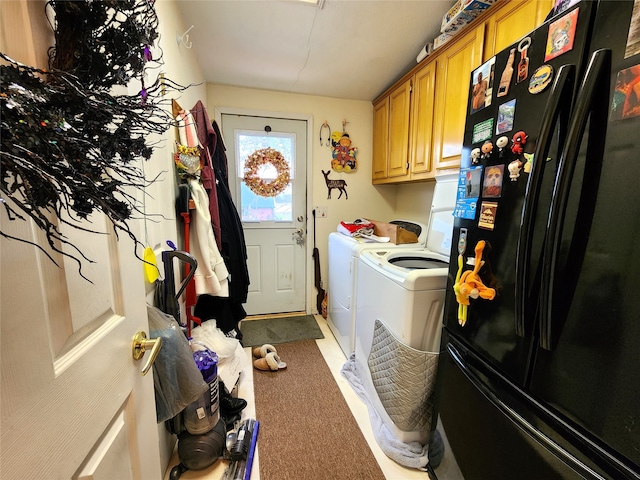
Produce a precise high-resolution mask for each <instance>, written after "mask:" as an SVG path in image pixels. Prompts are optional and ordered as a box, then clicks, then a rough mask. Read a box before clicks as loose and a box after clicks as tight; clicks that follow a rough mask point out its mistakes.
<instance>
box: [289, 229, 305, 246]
mask: <svg viewBox="0 0 640 480" xmlns="http://www.w3.org/2000/svg"><path fill="white" fill-rule="evenodd" d="M291 236H296V237H295V239H296V243H297V244H298V245H304V230H303V229H301V228H298V229H297V230H296V231H295V232H293V233H292V234H291Z"/></svg>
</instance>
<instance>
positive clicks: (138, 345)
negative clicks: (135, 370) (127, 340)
mask: <svg viewBox="0 0 640 480" xmlns="http://www.w3.org/2000/svg"><path fill="white" fill-rule="evenodd" d="M161 347H162V337H158V338H151V339H147V334H146V333H144V332H142V331H140V332H138V333H136V334H135V335H134V336H133V341H132V342H131V350H132V353H133V359H134V360H140V359H141V358H142V357H143V356H144V352H146V351H147V350H148V349H151V352H150V353H149V358H148V359H147V362H146V363H145V364H144V367H142V371H141V372H140V373H141V374H142V375H146V374H147V373H149V370H151V366H152V365H153V362H154V361H155V360H156V357H157V356H158V353H160V348H161Z"/></svg>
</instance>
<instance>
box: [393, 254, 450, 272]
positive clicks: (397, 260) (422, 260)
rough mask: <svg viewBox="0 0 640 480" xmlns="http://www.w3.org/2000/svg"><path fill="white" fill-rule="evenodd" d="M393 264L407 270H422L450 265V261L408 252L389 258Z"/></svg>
mask: <svg viewBox="0 0 640 480" xmlns="http://www.w3.org/2000/svg"><path fill="white" fill-rule="evenodd" d="M388 261H389V263H390V264H391V265H395V266H396V267H401V268H405V269H407V270H421V269H425V268H443V267H448V265H449V263H448V262H445V261H442V260H438V259H435V258H429V257H423V256H417V255H412V254H411V253H407V254H404V255H401V256H397V257H396V256H392V257H390V258H389V259H388Z"/></svg>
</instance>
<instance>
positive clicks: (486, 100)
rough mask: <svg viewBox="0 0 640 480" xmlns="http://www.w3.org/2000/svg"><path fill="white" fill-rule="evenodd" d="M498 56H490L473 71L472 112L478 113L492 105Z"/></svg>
mask: <svg viewBox="0 0 640 480" xmlns="http://www.w3.org/2000/svg"><path fill="white" fill-rule="evenodd" d="M495 62H496V57H492V58H490V59H489V60H488V61H487V62H485V63H484V64H482V65H481V66H480V67H479V68H477V69H476V70H474V72H473V82H472V85H471V105H470V110H471V113H476V112H478V111H480V110H482V109H483V108H485V107H488V106H489V105H491V97H493V71H494V65H495Z"/></svg>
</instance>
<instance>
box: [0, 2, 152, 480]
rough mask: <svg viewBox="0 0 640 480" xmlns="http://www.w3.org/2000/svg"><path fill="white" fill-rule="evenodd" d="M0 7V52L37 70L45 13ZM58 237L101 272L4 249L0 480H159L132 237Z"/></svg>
mask: <svg viewBox="0 0 640 480" xmlns="http://www.w3.org/2000/svg"><path fill="white" fill-rule="evenodd" d="M1 8H2V15H0V16H1V17H2V30H3V38H2V40H3V42H2V45H0V47H2V48H1V49H2V51H3V52H6V53H7V54H8V55H10V56H12V57H13V58H15V59H16V60H19V61H22V62H25V63H27V64H31V65H34V64H38V62H39V64H40V65H43V60H42V59H43V58H45V59H46V47H48V45H49V44H50V43H47V44H46V45H45V48H44V49H42V48H40V49H39V53H38V52H37V51H36V50H37V48H38V46H34V43H33V42H36V41H37V40H42V39H43V38H44V37H45V36H46V28H47V26H46V17H44V2H31V1H21V2H7V1H3V2H2V4H1ZM33 19H40V20H35V22H36V23H37V22H38V21H39V22H40V24H41V25H38V26H35V25H34V20H33ZM43 32H44V33H43ZM4 34H6V35H4ZM47 41H48V40H47ZM5 42H6V43H5ZM16 43H17V44H18V45H16ZM44 62H45V63H44V65H46V61H44ZM4 200H7V202H10V201H11V200H8V199H4V198H3V201H4ZM0 210H1V211H0V224H1V225H2V228H1V230H2V231H3V232H4V233H5V234H8V235H13V236H16V237H19V238H23V239H30V240H32V241H33V242H36V243H39V244H41V245H46V240H45V239H44V235H43V234H42V232H41V231H40V230H39V229H37V228H36V227H35V226H34V224H33V223H32V222H23V221H20V220H16V221H10V220H9V219H8V217H7V214H6V211H5V209H4V208H0ZM91 220H92V221H93V223H92V225H91V228H92V229H97V230H101V231H103V232H109V231H111V228H110V226H108V225H107V224H106V222H105V220H104V218H103V217H101V216H99V215H95V216H93V217H92V219H91ZM61 230H62V232H63V233H65V234H68V235H69V240H70V241H71V242H72V243H73V244H74V245H76V246H78V247H79V248H81V249H82V251H83V252H84V253H85V254H86V255H87V256H89V257H90V258H91V259H92V260H94V261H95V262H96V263H94V264H89V263H88V262H85V263H84V265H83V273H84V275H85V276H87V277H89V278H90V279H91V280H92V281H93V284H91V283H89V282H87V281H86V280H83V279H82V278H81V277H80V276H79V275H78V265H77V264H76V263H75V262H74V261H72V260H69V259H65V258H63V257H62V256H61V255H55V256H54V258H55V260H56V261H57V262H58V264H59V265H60V267H61V268H58V267H56V266H55V265H54V264H53V263H52V262H51V261H50V260H49V259H48V258H46V256H45V255H44V254H43V253H41V252H40V251H39V250H38V249H37V248H36V247H34V246H32V245H28V244H25V243H20V242H18V241H16V240H7V239H6V238H2V239H1V240H0V267H1V280H0V288H1V293H0V300H1V303H0V365H1V375H2V378H1V382H2V383H1V394H0V402H1V404H0V405H1V406H2V410H1V426H0V445H1V449H0V465H1V470H2V478H3V480H8V479H47V480H49V479H69V478H74V479H95V480H100V479H104V480H113V479H119V480H120V479H123V480H127V479H150V480H157V479H159V478H162V472H161V466H160V456H159V446H158V427H157V424H156V415H155V400H154V392H153V375H151V374H149V375H147V376H145V377H143V376H142V375H141V374H140V371H141V368H142V363H143V362H144V361H146V359H147V357H148V355H149V353H147V354H146V355H145V357H144V358H143V360H142V361H134V360H133V358H132V348H131V347H132V345H131V344H132V338H133V336H134V334H135V333H136V332H138V331H141V330H144V331H146V332H147V333H148V327H147V325H148V322H147V312H146V306H145V289H144V279H143V268H142V264H141V263H140V261H138V260H136V259H135V258H134V256H133V245H132V243H131V241H130V240H129V238H128V236H127V235H122V234H121V235H120V240H119V241H116V239H115V237H114V236H113V234H110V235H96V234H87V233H80V232H78V231H73V232H72V231H70V230H69V229H68V228H67V229H64V228H62V227H61Z"/></svg>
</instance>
